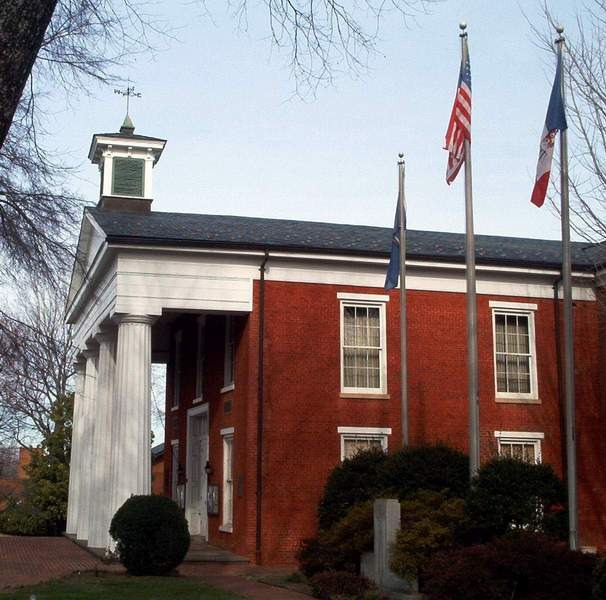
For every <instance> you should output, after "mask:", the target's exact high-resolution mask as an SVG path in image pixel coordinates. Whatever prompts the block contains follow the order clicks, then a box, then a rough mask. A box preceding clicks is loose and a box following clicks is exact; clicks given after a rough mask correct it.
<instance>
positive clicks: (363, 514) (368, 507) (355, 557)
mask: <svg viewBox="0 0 606 600" xmlns="http://www.w3.org/2000/svg"><path fill="white" fill-rule="evenodd" d="M373 524H374V518H373V506H372V501H368V502H364V503H362V504H358V505H357V506H354V507H353V508H352V509H351V510H350V511H349V512H348V513H347V514H346V515H345V516H344V517H343V518H342V519H341V520H340V521H339V522H337V523H335V524H334V525H333V526H332V527H331V528H330V529H327V530H323V531H320V532H319V533H318V537H316V538H312V539H308V540H304V541H303V543H302V544H301V548H300V550H299V552H298V554H297V559H298V560H299V568H300V569H301V572H302V573H304V574H305V575H306V576H307V577H311V576H313V575H315V574H316V573H319V572H321V571H326V570H331V571H349V572H351V573H358V572H359V571H360V557H361V555H362V553H363V552H368V551H371V550H372V548H373V539H374V532H373Z"/></svg>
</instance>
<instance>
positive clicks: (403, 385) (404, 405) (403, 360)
mask: <svg viewBox="0 0 606 600" xmlns="http://www.w3.org/2000/svg"><path fill="white" fill-rule="evenodd" d="M404 177H405V163H404V155H403V154H402V153H400V154H399V155H398V213H399V215H400V223H399V227H400V395H401V426H402V447H406V446H408V444H409V439H408V361H407V357H406V354H407V346H406V320H407V319H406V200H405V196H404Z"/></svg>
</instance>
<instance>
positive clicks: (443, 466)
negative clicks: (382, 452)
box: [378, 443, 469, 500]
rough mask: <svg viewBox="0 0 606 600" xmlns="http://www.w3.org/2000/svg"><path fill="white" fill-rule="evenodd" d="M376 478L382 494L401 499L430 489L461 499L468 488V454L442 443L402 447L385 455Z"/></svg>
mask: <svg viewBox="0 0 606 600" xmlns="http://www.w3.org/2000/svg"><path fill="white" fill-rule="evenodd" d="M378 480H379V481H378V485H379V487H380V488H381V490H382V491H383V495H384V496H385V497H388V496H389V497H397V498H399V499H400V500H404V499H405V498H408V497H409V496H411V495H413V494H415V493H416V492H418V491H419V490H430V491H434V492H443V493H445V494H446V495H448V496H451V497H455V498H463V497H465V495H466V494H467V491H468V489H469V457H468V456H467V455H466V454H464V453H463V452H460V451H459V450H455V449H454V448H450V447H448V446H446V445H445V444H441V443H439V444H436V445H431V446H430V445H426V446H413V447H409V448H405V449H403V450H399V451H398V452H394V453H393V454H389V455H388V456H387V459H386V460H385V461H384V462H383V463H382V464H381V465H380V471H379V474H378Z"/></svg>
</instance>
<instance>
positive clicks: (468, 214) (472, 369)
mask: <svg viewBox="0 0 606 600" xmlns="http://www.w3.org/2000/svg"><path fill="white" fill-rule="evenodd" d="M459 27H460V29H461V34H460V37H461V53H462V59H463V62H465V60H466V58H467V55H468V48H467V32H466V31H465V29H466V28H467V24H466V23H461V24H460V25H459ZM465 263H466V270H465V272H466V283H467V385H468V394H469V398H468V402H469V472H470V474H471V476H472V477H474V476H475V475H476V474H477V473H478V469H479V468H480V408H479V403H478V336H477V332H478V307H477V304H476V250H475V239H474V232H473V197H472V183H471V144H470V141H469V139H466V140H465Z"/></svg>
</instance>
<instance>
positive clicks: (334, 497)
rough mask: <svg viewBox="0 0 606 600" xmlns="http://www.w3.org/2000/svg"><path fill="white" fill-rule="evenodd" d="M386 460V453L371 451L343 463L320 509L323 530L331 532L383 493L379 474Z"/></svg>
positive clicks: (330, 480) (329, 482)
mask: <svg viewBox="0 0 606 600" xmlns="http://www.w3.org/2000/svg"><path fill="white" fill-rule="evenodd" d="M386 459H387V456H386V455H385V453H384V452H382V451H381V450H377V449H371V450H367V451H364V452H359V453H358V454H356V455H355V456H354V457H353V458H349V459H346V460H344V461H343V462H342V463H341V464H340V465H338V466H337V467H335V468H334V469H333V470H332V472H331V473H330V475H329V476H328V480H327V481H326V484H325V486H324V494H323V495H322V499H321V500H320V504H319V506H318V522H319V525H320V529H321V530H322V529H329V528H330V527H331V526H332V525H334V524H335V523H337V522H338V521H339V520H341V519H342V518H343V517H344V516H345V515H346V514H347V513H348V511H349V510H350V509H351V508H352V507H353V506H355V505H356V504H360V503H361V502H365V501H366V500H372V499H373V498H376V497H377V496H378V495H379V494H380V493H381V491H382V488H381V486H380V485H379V481H378V472H379V468H380V466H381V465H382V464H383V463H384V462H385V461H386Z"/></svg>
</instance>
